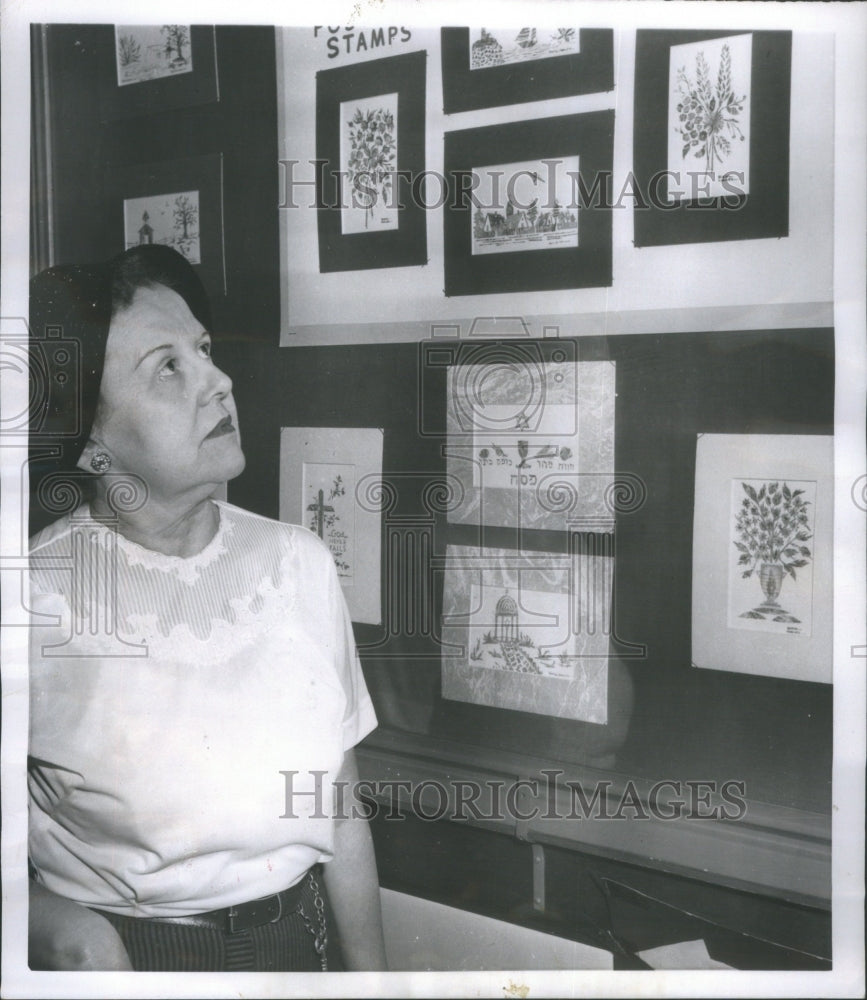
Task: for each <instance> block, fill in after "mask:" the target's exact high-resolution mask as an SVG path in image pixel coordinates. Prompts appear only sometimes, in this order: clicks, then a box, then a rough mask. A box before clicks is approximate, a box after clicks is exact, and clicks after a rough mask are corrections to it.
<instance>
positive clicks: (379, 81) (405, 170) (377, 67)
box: [316, 52, 427, 273]
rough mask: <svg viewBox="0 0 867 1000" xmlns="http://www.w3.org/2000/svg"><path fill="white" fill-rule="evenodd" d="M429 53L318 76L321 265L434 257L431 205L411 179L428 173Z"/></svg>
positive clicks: (338, 267)
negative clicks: (428, 217)
mask: <svg viewBox="0 0 867 1000" xmlns="http://www.w3.org/2000/svg"><path fill="white" fill-rule="evenodd" d="M426 61H427V55H426V53H424V52H412V53H407V54H406V55H399V56H390V57H388V58H386V59H377V60H375V61H373V62H367V63H360V64H358V65H356V66H341V67H337V68H335V69H329V70H323V71H322V72H320V73H319V74H317V77H316V155H317V158H318V159H319V160H320V161H323V162H322V163H321V165H320V167H319V169H318V171H317V178H316V179H317V207H318V213H317V214H318V224H319V269H320V271H321V272H323V273H325V272H328V271H355V270H359V269H368V268H380V267H405V266H408V265H411V264H424V263H425V262H426V261H427V233H426V229H425V211H424V206H423V205H422V204H421V203H420V201H419V199H418V198H415V199H414V198H413V197H412V186H411V184H405V183H401V175H402V177H403V178H414V177H418V176H419V175H421V174H423V173H424V143H425V117H424V114H425V64H426Z"/></svg>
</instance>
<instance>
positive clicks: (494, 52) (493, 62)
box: [470, 28, 503, 69]
mask: <svg viewBox="0 0 867 1000" xmlns="http://www.w3.org/2000/svg"><path fill="white" fill-rule="evenodd" d="M502 61H503V46H502V45H500V43H499V42H498V41H497V39H496V38H494V36H493V35H492V34H491V33H490V32H488V31H485V29H484V28H482V37H481V38H480V39H478V41H475V42H473V47H472V50H471V52H470V67H471V68H472V69H483V68H484V67H485V66H498V65H499V64H500V63H501V62H502Z"/></svg>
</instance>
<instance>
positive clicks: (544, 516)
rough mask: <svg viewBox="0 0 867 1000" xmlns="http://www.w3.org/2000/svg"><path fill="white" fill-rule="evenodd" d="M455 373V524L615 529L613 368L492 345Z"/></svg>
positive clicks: (562, 351) (451, 439) (450, 409)
mask: <svg viewBox="0 0 867 1000" xmlns="http://www.w3.org/2000/svg"><path fill="white" fill-rule="evenodd" d="M475 357H476V358H478V361H477V362H476V363H471V364H465V365H453V366H451V367H450V368H449V373H448V389H447V391H448V401H447V411H446V427H447V433H448V445H447V461H448V472H449V474H450V475H452V476H454V477H455V478H456V479H457V480H458V481H459V482H460V484H461V487H462V496H461V499H460V501H459V502H458V503H456V504H455V505H454V506H453V508H451V509H450V511H449V519H450V520H451V521H453V522H456V523H471V524H485V525H490V526H499V527H508V528H529V529H540V530H558V531H565V530H583V531H611V530H613V528H614V506H613V503H612V499H611V496H612V487H613V484H614V404H615V367H614V363H613V362H610V361H590V362H580V363H578V362H577V361H575V360H574V357H572V356H570V353H569V352H567V350H566V347H565V345H563V346H562V347H560V348H558V349H557V350H556V351H554V352H553V353H552V356H551V359H550V360H544V361H543V360H542V358H541V355H539V354H537V353H536V351H535V349H534V347H533V346H531V345H519V344H509V345H506V346H504V347H499V346H491V345H488V347H487V349H482V350H479V351H478V352H476V355H475Z"/></svg>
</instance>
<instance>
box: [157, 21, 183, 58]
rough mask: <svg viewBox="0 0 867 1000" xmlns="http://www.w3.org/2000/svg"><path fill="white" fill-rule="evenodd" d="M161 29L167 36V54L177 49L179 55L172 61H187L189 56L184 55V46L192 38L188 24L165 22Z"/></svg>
mask: <svg viewBox="0 0 867 1000" xmlns="http://www.w3.org/2000/svg"><path fill="white" fill-rule="evenodd" d="M160 31H161V32H162V34H163V35H164V36H165V40H166V55H171V51H172V49H175V51H176V52H177V55H176V56H175V58H174V59H173V60H172V62H176V63H185V62H186V61H187V57H186V56H185V55H184V46H185V45H186V44H187V43H188V42H189V40H190V39H189V35H188V34H187V25H185V24H164V25H162V27H161V28H160Z"/></svg>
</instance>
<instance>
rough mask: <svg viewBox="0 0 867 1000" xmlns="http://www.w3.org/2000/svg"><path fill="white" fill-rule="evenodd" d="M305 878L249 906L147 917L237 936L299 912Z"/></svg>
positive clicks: (245, 904) (156, 920) (239, 904)
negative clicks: (180, 914) (181, 914)
mask: <svg viewBox="0 0 867 1000" xmlns="http://www.w3.org/2000/svg"><path fill="white" fill-rule="evenodd" d="M307 882H308V879H307V878H302V879H301V880H300V881H298V882H296V883H295V885H293V886H290V887H289V888H288V889H284V890H283V891H282V892H278V893H276V894H275V895H273V896H263V897H262V898H261V899H253V900H250V902H248V903H235V905H234V906H224V907H223V908H222V909H219V910H209V911H208V912H207V913H192V914H190V915H189V916H183V917H146V918H144V919H146V920H152V921H154V922H155V923H165V924H184V925H186V926H188V927H209V928H211V929H212V930H217V931H222V932H223V933H226V934H239V933H240V932H241V931H246V930H250V928H251V927H261V926H262V924H275V923H276V922H277V921H278V920H279V919H280V918H281V917H285V916H288V915H289V914H290V913H293V912H294V911H295V910H297V909H298V905H299V903H300V902H301V897H302V894H303V892H304V887H305V885H307Z"/></svg>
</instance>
